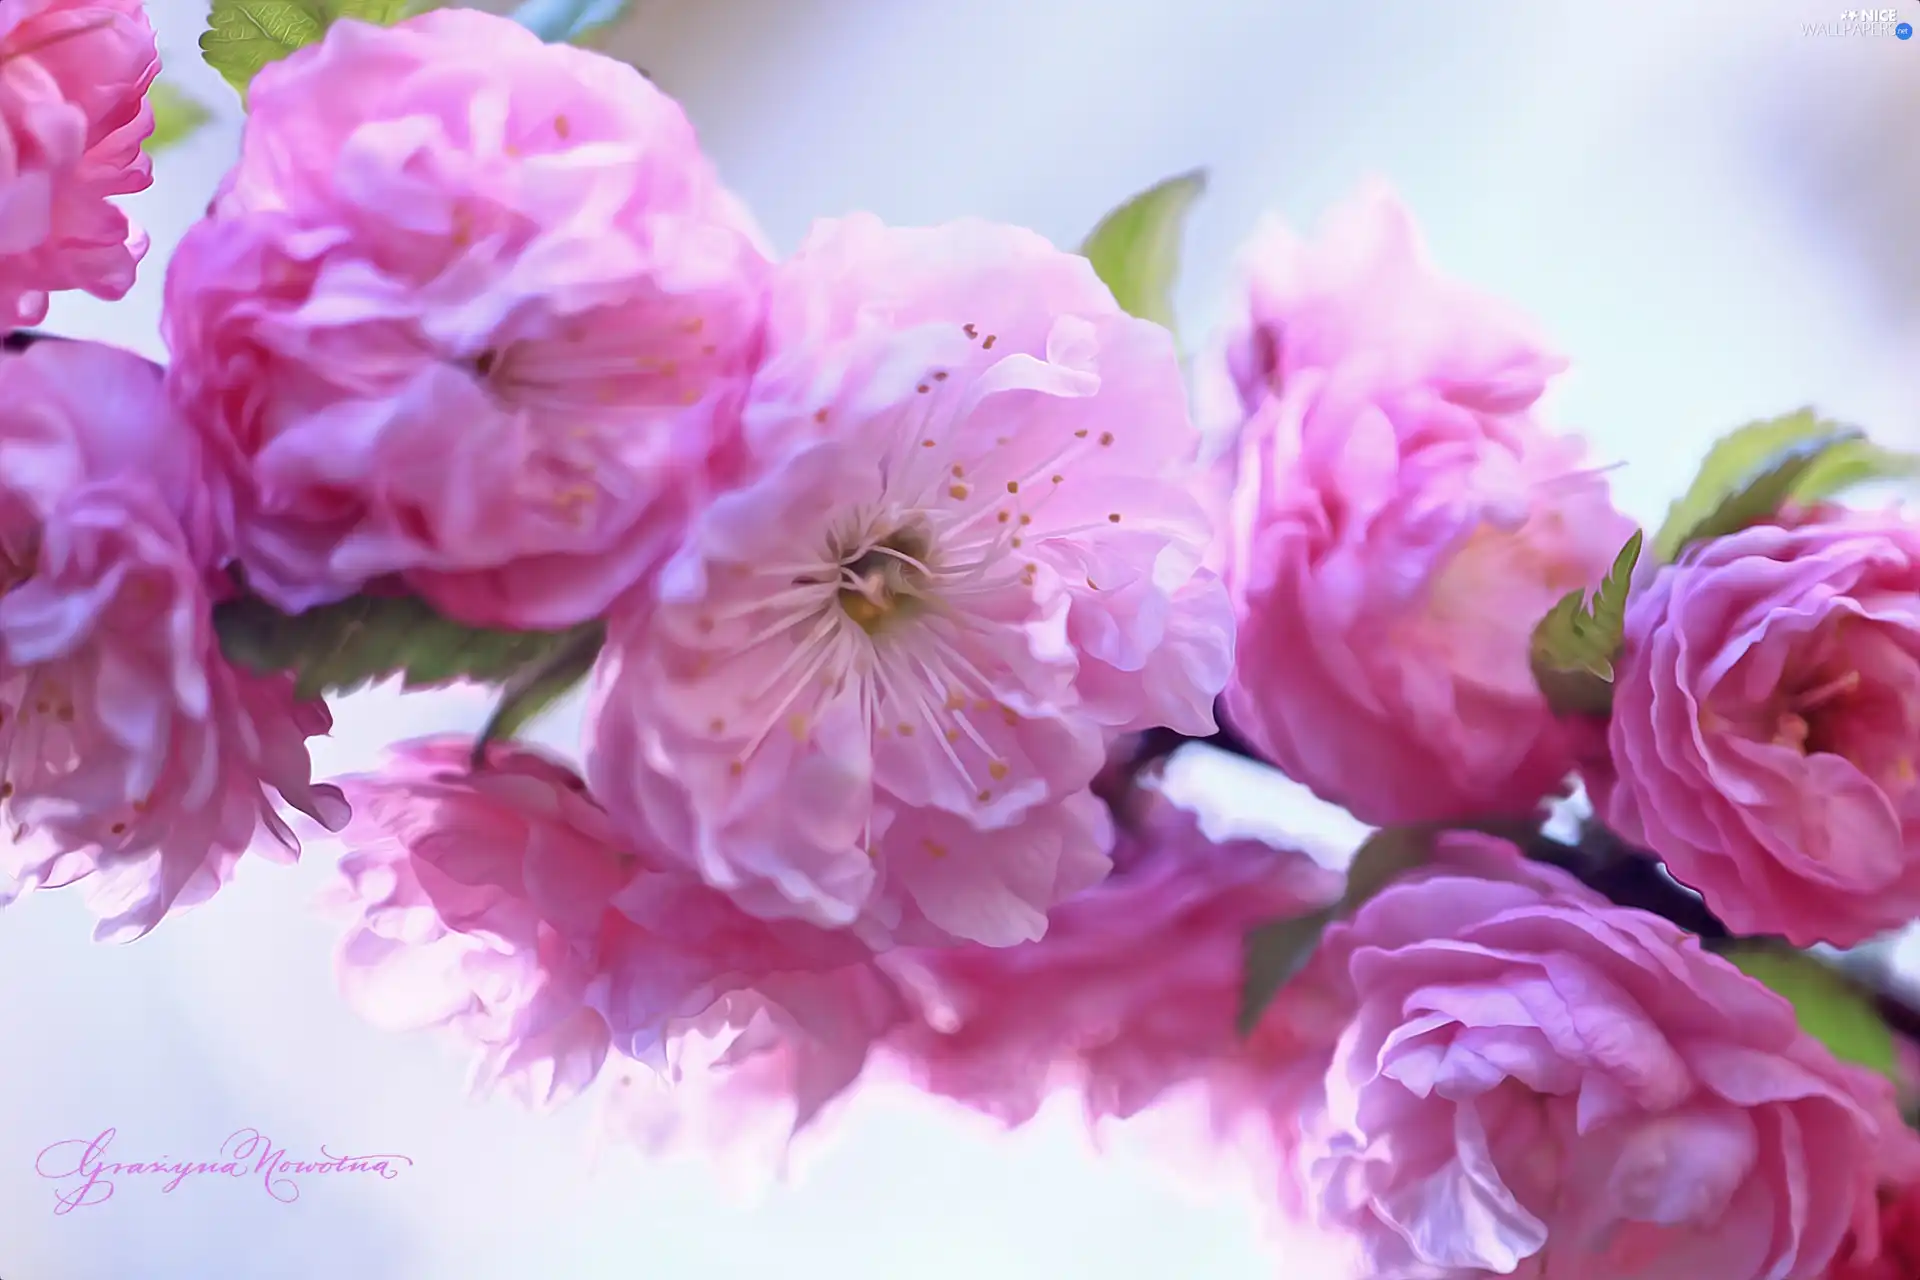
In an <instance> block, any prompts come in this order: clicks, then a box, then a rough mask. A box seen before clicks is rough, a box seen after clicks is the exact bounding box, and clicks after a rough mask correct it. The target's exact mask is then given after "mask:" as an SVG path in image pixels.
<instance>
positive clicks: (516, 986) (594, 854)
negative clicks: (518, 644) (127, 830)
mask: <svg viewBox="0 0 1920 1280" xmlns="http://www.w3.org/2000/svg"><path fill="white" fill-rule="evenodd" d="M470 753H471V743H469V742H468V741H466V740H463V739H460V738H433V739H424V740H419V741H415V742H409V743H404V744H402V745H401V746H400V747H398V748H396V750H395V753H394V757H393V759H392V761H391V762H390V763H389V765H388V766H387V767H386V768H385V769H384V770H383V771H382V772H381V773H379V774H374V775H369V776H365V777H358V778H353V779H349V780H348V782H347V786H348V795H349V796H350V797H351V798H352V799H353V801H354V807H355V815H354V821H353V823H352V824H350V825H349V826H348V828H347V830H346V832H345V834H344V835H343V837H342V839H343V842H344V844H345V845H346V846H347V847H348V849H349V852H347V854H346V855H345V856H344V857H343V858H342V859H341V863H340V866H341V872H342V875H343V883H342V885H341V888H340V889H339V891H338V892H336V894H335V895H334V899H333V901H334V905H335V906H336V907H340V908H344V909H346V910H348V911H350V912H351V913H352V914H353V917H354V919H353V923H352V926H351V928H350V930H349V932H348V934H347V936H346V938H345V940H344V941H343V943H342V945H341V950H340V957H339V968H340V976H341V983H342V986H343V988H344V990H345V991H346V994H347V996H348V998H349V1000H350V1001H351V1003H352V1004H353V1006H354V1007H355V1008H356V1009H357V1010H359V1011H360V1012H361V1013H362V1014H363V1016H365V1017H367V1018H368V1019H369V1020H371V1021H374V1022H376V1023H378V1024H379V1025H382V1026H386V1027H390V1028H395V1029H414V1028H426V1027H435V1026H437V1027H442V1028H445V1029H447V1030H450V1031H451V1032H453V1033H454V1034H455V1035H457V1036H458V1037H459V1038H461V1039H463V1040H465V1041H466V1042H468V1043H469V1044H471V1045H473V1046H475V1047H476V1048H477V1050H478V1054H477V1057H476V1060H475V1084H476V1086H477V1087H480V1088H495V1087H499V1088H503V1089H506V1090H508V1091H511V1092H513V1093H516V1094H518V1095H519V1096H521V1097H522V1098H524V1099H527V1100H530V1101H534V1102H538V1103H543V1104H544V1103H554V1102H560V1101H564V1100H566V1099H567V1098H569V1097H572V1096H573V1095H574V1094H576V1093H578V1092H579V1091H580V1090H582V1089H584V1088H585V1087H586V1086H587V1085H588V1084H590V1083H591V1082H592V1081H593V1080H594V1079H595V1078H596V1077H598V1075H599V1074H600V1071H601V1069H602V1067H603V1065H604V1064H605V1063H606V1062H607V1059H608V1055H609V1053H617V1054H619V1055H623V1056H625V1057H630V1058H633V1059H636V1060H641V1061H644V1062H647V1063H651V1064H653V1065H655V1066H659V1067H665V1066H667V1065H668V1063H669V1061H670V1059H671V1057H672V1056H673V1047H674V1045H675V1044H676V1043H677V1042H678V1041H679V1040H680V1039H682V1038H684V1037H686V1036H687V1035H689V1034H691V1033H693V1032H695V1031H707V1032H713V1031H718V1030H722V1029H732V1030H733V1031H736V1032H741V1033H745V1032H748V1031H752V1030H753V1029H754V1028H756V1027H759V1026H761V1025H763V1024H764V1023H766V1022H768V1021H770V1020H771V1021H779V1022H781V1024H782V1025H785V1026H795V1025H804V1026H805V1027H806V1028H807V1029H808V1030H809V1032H810V1033H811V1038H810V1039H809V1040H808V1041H807V1042H806V1044H805V1045H804V1053H803V1055H802V1057H803V1058H804V1069H803V1070H801V1071H800V1072H798V1073H797V1075H796V1076H795V1077H794V1078H793V1080H792V1083H793V1087H794V1090H795V1092H794V1093H793V1094H792V1095H791V1096H790V1098H789V1100H790V1101H797V1104H798V1105H797V1107H796V1108H795V1109H794V1111H793V1112H792V1113H791V1115H792V1118H793V1119H794V1120H795V1121H796V1122H804V1121H805V1120H806V1119H809V1118H811V1115H812V1113H813V1111H814V1110H816V1109H817V1108H818V1107H819V1106H821V1105H824V1104H825V1102H826V1101H827V1100H828V1098H830V1097H831V1096H832V1095H833V1094H834V1093H837V1092H838V1091H839V1090H840V1089H841V1088H844V1087H845V1086H846V1085H847V1084H849V1083H851V1081H852V1079H853V1078H854V1077H856V1076H857V1075H858V1074H859V1063H860V1062H861V1061H862V1060H863V1059H864V1056H865V1053H866V1047H867V1042H868V1039H869V1038H870V1035H869V1033H867V1032H864V1031H861V1030H858V1029H855V1028H853V1027H851V1026H850V1025H848V1024H845V1023H834V1022H832V1021H831V1020H830V1019H827V1018H825V1017H822V1016H820V1015H818V1014H817V1011H816V1010H815V1008H814V1007H813V1006H812V1005H810V1004H809V1001H810V1000H812V999H814V997H815V993H816V992H819V991H823V990H827V991H831V990H834V989H836V988H838V987H841V986H845V985H847V984H852V983H858V982H860V981H861V980H862V979H861V978H860V976H859V975H860V973H862V972H863V971H866V970H870V968H871V960H872V956H871V953H869V952H868V951H867V950H866V949H865V948H863V947H861V946H860V945H859V944H858V943H857V942H855V941H854V940H853V939H852V938H851V937H850V936H848V935H846V934H832V933H826V932H823V931H820V930H816V929H812V928H809V927H807V926H804V925H798V924H794V923H791V922H776V923H769V922H766V921H762V920H758V919H756V918H754V917H751V916H748V915H746V914H744V913H743V912H741V911H739V910H738V909H737V908H735V907H733V906H732V904H731V903H729V902H728V901H727V900H726V898H724V897H723V896H722V895H720V894H718V893H716V892H714V891H713V890H711V889H709V888H707V887H706V886H705V885H702V884H701V883H700V882H699V881H698V880H696V879H694V878H693V877H692V876H691V875H689V874H687V873H686V872H685V871H684V870H683V869H681V868H679V867H677V866H674V865H673V864H671V863H670V862H668V861H667V860H666V859H664V858H661V857H660V856H658V855H657V853H655V852H654V851H652V850H650V849H647V848H645V847H642V846H636V845H635V844H634V843H632V842H631V841H628V840H626V839H624V838H623V836H622V833H621V832H619V831H618V830H617V829H616V828H615V827H614V825H613V823H612V822H611V821H610V820H609V819H608V817H607V815H606V813H605V811H604V810H602V809H601V808H600V806H599V805H598V804H596V803H595V802H594V801H593V799H592V798H591V797H590V796H589V795H588V794H587V792H586V788H585V785H584V784H583V783H582V782H581V780H580V779H579V777H578V776H577V775H576V774H574V773H573V771H572V770H571V769H569V768H568V767H567V766H565V765H563V764H560V763H558V762H556V761H553V760H551V759H548V758H547V757H545V756H543V755H540V754H539V753H537V752H534V751H532V750H529V749H526V748H521V747H516V746H512V745H496V746H494V747H492V748H490V749H489V753H488V756H487V759H486V762H485V764H484V766H483V767H482V768H479V769H477V770H476V769H474V768H472V767H471V764H470V760H469V756H470ZM755 1034H760V1033H759V1032H755ZM756 1047H764V1046H757V1045H753V1044H743V1045H742V1046H741V1047H740V1048H739V1049H738V1050H737V1053H736V1056H737V1057H740V1058H745V1057H747V1056H750V1054H751V1052H752V1050H753V1049H754V1048H756ZM829 1079H831V1081H832V1083H828V1081H829Z"/></svg>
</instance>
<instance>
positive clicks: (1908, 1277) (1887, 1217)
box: [1826, 1183, 1920, 1280]
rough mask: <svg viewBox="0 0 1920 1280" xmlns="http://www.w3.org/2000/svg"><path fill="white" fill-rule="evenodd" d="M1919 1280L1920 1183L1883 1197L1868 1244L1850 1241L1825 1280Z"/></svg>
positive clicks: (1888, 1190) (1865, 1241) (1885, 1192)
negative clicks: (1915, 1278)
mask: <svg viewBox="0 0 1920 1280" xmlns="http://www.w3.org/2000/svg"><path fill="white" fill-rule="evenodd" d="M1915 1276H1920V1183H1913V1184H1910V1185H1907V1186H1904V1187H1897V1188H1888V1189H1885V1190H1883V1191H1882V1192H1881V1193H1880V1213H1879V1218H1878V1220H1877V1221H1876V1222H1875V1223H1874V1227H1873V1230H1872V1232H1871V1233H1870V1234H1869V1235H1868V1237H1867V1238H1866V1239H1865V1240H1849V1241H1848V1242H1847V1245H1846V1247H1845V1248H1843V1249H1842V1250H1841V1255H1840V1257H1839V1258H1838V1259H1836V1260H1835V1262H1834V1264H1833V1269H1832V1270H1831V1271H1829V1272H1828V1273H1827V1276H1826V1280H1913V1278H1914V1277H1915Z"/></svg>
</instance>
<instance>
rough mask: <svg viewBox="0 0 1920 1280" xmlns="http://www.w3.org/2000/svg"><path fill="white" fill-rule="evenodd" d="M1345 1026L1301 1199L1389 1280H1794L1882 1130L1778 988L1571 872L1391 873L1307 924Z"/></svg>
mask: <svg viewBox="0 0 1920 1280" xmlns="http://www.w3.org/2000/svg"><path fill="white" fill-rule="evenodd" d="M1313 967H1314V968H1315V969H1318V970H1320V971H1321V972H1322V973H1327V972H1331V973H1333V974H1336V975H1338V976H1340V977H1341V978H1343V979H1344V980H1345V982H1346V983H1347V984H1348V990H1349V998H1350V1000H1351V1001H1352V1007H1353V1009H1354V1018H1353V1021H1352V1023H1351V1025H1350V1026H1349V1028H1348V1030H1347V1032H1346V1034H1345V1035H1344V1036H1343V1037H1342V1039H1341V1040H1340V1043H1339V1045H1338V1047H1337V1049H1336V1050H1335V1052H1334V1054H1333V1055H1332V1059H1331V1062H1330V1064H1329V1067H1328V1071H1327V1076H1326V1085H1325V1096H1324V1101H1323V1103H1322V1105H1320V1106H1318V1107H1316V1108H1311V1109H1309V1111H1308V1113H1307V1114H1306V1116H1305V1117H1304V1122H1303V1123H1304V1129H1305V1133H1306V1140H1305V1143H1304V1146H1303V1149H1302V1160H1301V1166H1302V1169H1303V1171H1304V1173H1305V1177H1306V1185H1305V1192H1306V1199H1307V1201H1308V1203H1310V1204H1313V1205H1315V1206H1317V1207H1318V1210H1319V1213H1320V1215H1321V1217H1322V1219H1323V1221H1324V1222H1326V1223H1327V1224H1329V1225H1333V1226H1338V1227H1341V1228H1343V1229H1345V1230H1347V1231H1349V1232H1352V1233H1353V1234H1354V1235H1355V1236H1356V1237H1357V1239H1358V1240H1359V1242H1360V1243H1361V1245H1362V1246H1363V1247H1364V1249H1365V1251H1366V1254H1367V1261H1368V1264H1369V1265H1368V1268H1367V1270H1366V1272H1365V1274H1367V1275H1369V1276H1378V1277H1382V1278H1383V1280H1391V1278H1393V1277H1404V1278H1409V1280H1411V1278H1418V1280H1480V1278H1482V1277H1486V1276H1490V1275H1503V1276H1515V1277H1522V1278H1524V1280H1563V1278H1564V1280H1586V1278H1587V1277H1593V1278H1594V1280H1616V1278H1618V1277H1625V1276H1646V1277H1653V1276H1662V1277H1665V1276H1674V1277H1679V1276H1685V1277H1687V1278H1688V1280H1751V1278H1752V1277H1754V1276H1763V1275H1764V1276H1770V1277H1774V1278H1775V1280H1814V1278H1815V1277H1819V1276H1821V1275H1823V1274H1824V1271H1825V1268H1826V1266H1827V1265H1828V1263H1829V1262H1830V1261H1831V1260H1832V1259H1833V1258H1834V1256H1835V1254H1836V1251H1837V1250H1838V1249H1839V1248H1840V1247H1841V1243H1842V1241H1843V1239H1845V1238H1846V1236H1847V1233H1848V1232H1849V1231H1850V1230H1868V1231H1870V1230H1871V1229H1872V1221H1873V1215H1874V1212H1875V1201H1874V1186H1875V1181H1876V1178H1877V1176H1878V1172H1879V1170H1880V1168H1881V1167H1882V1164H1881V1161H1882V1156H1883V1152H1884V1151H1885V1149H1886V1144H1888V1143H1889V1142H1890V1141H1891V1140H1892V1134H1893V1132H1894V1131H1895V1130H1896V1129H1898V1128H1899V1127H1900V1122H1899V1119H1898V1116H1897V1115H1896V1113H1895V1111H1894V1108H1893V1099H1892V1090H1891V1087H1890V1086H1889V1084H1888V1082H1887V1081H1886V1080H1885V1079H1883V1078H1881V1077H1878V1076H1876V1075H1874V1074H1873V1073H1871V1072H1868V1071H1865V1070H1863V1069H1860V1068H1856V1067H1851V1066H1843V1065H1842V1064H1840V1063H1837V1062H1835V1061H1834V1059H1833V1058H1832V1057H1831V1055H1829V1054H1828V1052H1827V1051H1826V1050H1825V1049H1824V1048H1822V1047H1821V1046H1820V1045H1818V1044H1817V1043H1816V1042H1814V1041H1813V1040H1812V1039H1810V1038H1809V1037H1808V1036H1807V1035H1806V1034H1805V1033H1804V1032H1802V1031H1801V1030H1800V1027H1799V1025H1798V1023H1797V1022H1796V1020H1795V1017H1794V1013H1793V1010H1792V1008H1791V1006H1789V1005H1788V1004H1787V1002H1786V1001H1785V1000H1783V999H1781V998H1780V997H1779V996H1777V995H1774V994H1773V993H1772V992H1770V991H1768V990H1767V989H1766V988H1765V987H1763V986H1761V985H1760V984H1759V983H1757V982H1755V981H1753V980H1752V979H1750V978H1748V977H1746V976H1745V975H1744V974H1742V973H1740V972H1739V971H1738V970H1737V969H1735V968H1734V967H1733V966H1732V965H1730V964H1728V963H1726V962H1725V961H1723V960H1721V959H1719V958H1718V957H1715V956H1712V955H1709V954H1708V953H1706V952H1705V951H1703V950H1701V948H1700V944H1699V941H1698V939H1696V938H1694V937H1693V936H1691V935H1688V934H1686V933H1684V932H1683V931H1682V930H1680V929H1679V928H1678V927H1676V926H1674V925H1672V924H1670V923H1669V922H1667V921H1665V920H1662V919H1659V918H1658V917H1655V916H1652V915H1649V914H1646V913H1644V912H1639V911H1633V910H1628V909H1626V908H1622V907H1615V906H1613V905H1612V904H1610V903H1608V902H1606V901H1604V900H1603V899H1601V898H1599V897H1598V896H1597V895H1594V894H1592V893H1590V892H1589V891H1587V890H1586V889H1585V888H1584V887H1583V886H1581V885H1579V884H1578V883H1576V882H1575V881H1573V880H1572V879H1571V878H1569V877H1565V876H1562V875H1560V874H1559V873H1558V872H1555V871H1552V870H1551V869H1548V868H1532V869H1530V871H1529V873H1528V874H1527V875H1526V876H1525V877H1524V878H1523V879H1499V880H1495V879H1484V878H1479V877H1474V876H1469V875H1465V874H1462V873H1460V872H1458V871H1455V870H1452V869H1439V870H1436V871H1431V872H1427V873H1419V874H1415V875H1412V876H1409V877H1407V878H1405V879H1403V880H1402V881H1400V882H1398V883H1396V884H1394V885H1392V886H1390V887H1389V888H1387V889H1386V890H1385V891H1383V892H1382V893H1380V894H1379V895H1378V896H1377V897H1375V898H1373V899H1372V900H1371V901H1369V902H1368V903H1367V904H1366V905H1365V906H1363V907H1362V908H1360V910H1359V911H1358V912H1357V913H1355V915H1354V916H1353V917H1352V918H1351V920H1350V921H1347V922H1345V923H1342V924H1336V925H1335V926H1333V927H1332V928H1331V929H1329V930H1328V932H1327V934H1326V937H1325V939H1324V941H1323V943H1322V951H1321V953H1320V955H1319V956H1317V957H1316V959H1315V962H1314V966H1313Z"/></svg>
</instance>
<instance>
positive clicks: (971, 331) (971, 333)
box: [960, 324, 980, 338]
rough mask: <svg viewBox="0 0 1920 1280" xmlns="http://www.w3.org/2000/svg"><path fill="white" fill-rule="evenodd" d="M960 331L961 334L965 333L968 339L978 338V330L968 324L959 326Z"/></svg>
mask: <svg viewBox="0 0 1920 1280" xmlns="http://www.w3.org/2000/svg"><path fill="white" fill-rule="evenodd" d="M960 330H961V332H963V333H965V334H966V335H967V336H968V337H969V338H977V337H979V336H980V330H978V329H977V328H975V327H974V326H973V325H970V324H963V325H961V326H960Z"/></svg>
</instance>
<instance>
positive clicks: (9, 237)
mask: <svg viewBox="0 0 1920 1280" xmlns="http://www.w3.org/2000/svg"><path fill="white" fill-rule="evenodd" d="M159 71H160V54H159V51H158V50H157V49H156V48H155V46H154V39H153V27H152V26H151V25H149V23H148V22H147V15H146V10H145V9H144V8H143V7H142V5H141V4H140V0H6V2H5V3H4V4H0V330H5V329H10V328H14V327H16V326H18V325H29V324H38V323H40V321H42V320H44V319H46V316H47V295H49V294H51V293H54V292H56V291H58V290H61V289H84V290H86V291H87V292H88V293H90V294H92V295H93V296H94V297H96V298H107V299H115V298H121V297H124V296H125V295H126V292H127V290H128V289H130V288H132V287H133V273H134V268H135V267H136V266H137V265H138V264H139V262H140V259H141V257H142V256H144V255H145V253H146V251H147V237H146V235H145V234H144V233H143V232H141V231H139V230H137V229H135V228H134V227H133V226H132V224H130V223H129V222H128V221H127V215H126V214H124V213H122V212H121V211H120V210H119V208H117V207H116V206H115V205H114V204H113V203H112V202H111V201H110V199H109V197H111V196H122V195H128V194H131V193H132V192H135V191H145V190H146V189H147V188H148V187H149V186H150V185H152V182H153V164H152V161H150V160H148V159H147V156H146V153H145V152H144V151H143V150H141V144H142V143H143V142H145V141H146V140H147V135H148V134H150V133H152V132H153V108H152V107H150V106H149V105H148V104H147V86H149V85H150V84H152V83H153V78H154V76H155V75H157V74H158V73H159Z"/></svg>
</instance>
